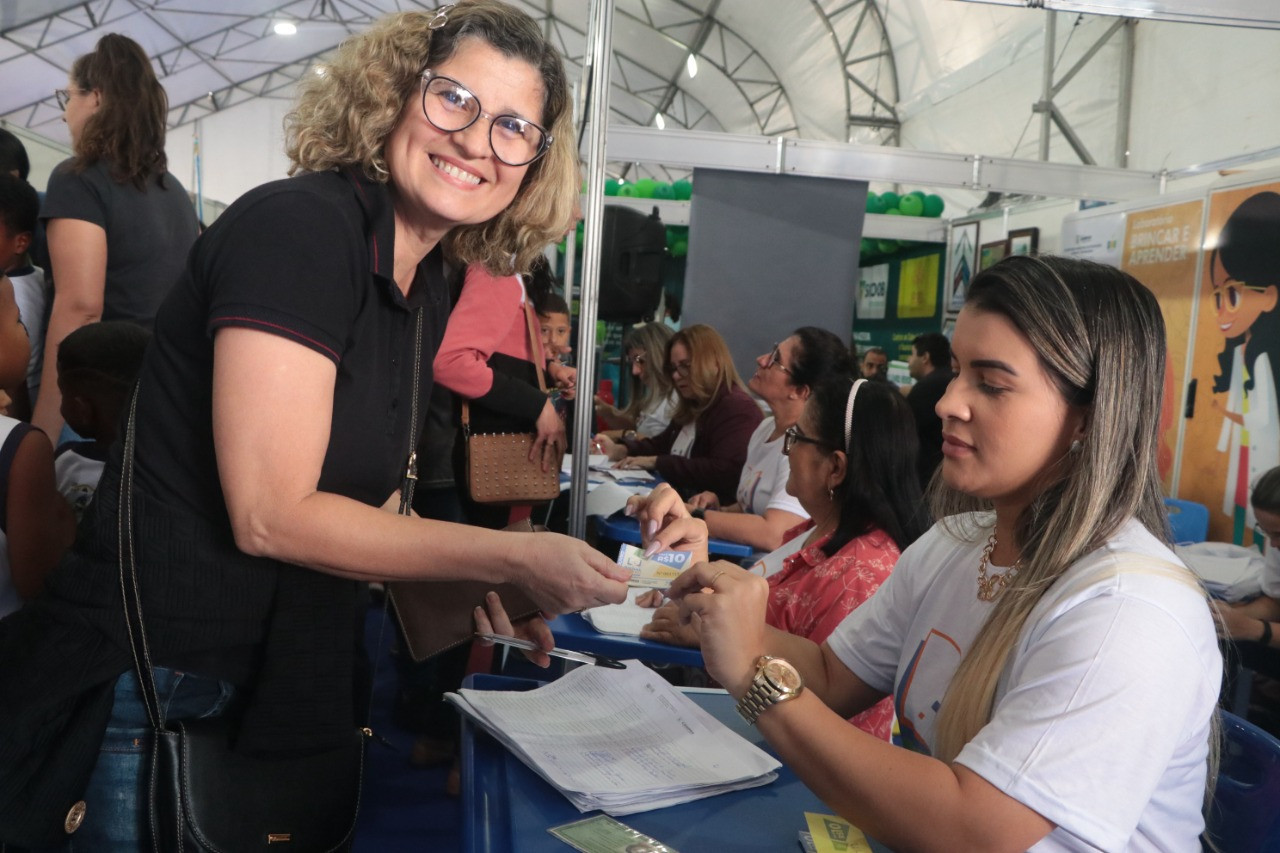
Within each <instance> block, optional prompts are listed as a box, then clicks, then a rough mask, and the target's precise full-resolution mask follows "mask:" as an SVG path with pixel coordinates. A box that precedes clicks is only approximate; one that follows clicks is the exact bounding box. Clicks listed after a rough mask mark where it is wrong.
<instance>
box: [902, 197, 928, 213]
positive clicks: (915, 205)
mask: <svg viewBox="0 0 1280 853" xmlns="http://www.w3.org/2000/svg"><path fill="white" fill-rule="evenodd" d="M898 210H899V211H900V212H901V213H902V215H903V216H919V215H920V214H922V213H924V199H922V198H920V196H918V195H904V196H903V197H902V200H901V201H899V202H898Z"/></svg>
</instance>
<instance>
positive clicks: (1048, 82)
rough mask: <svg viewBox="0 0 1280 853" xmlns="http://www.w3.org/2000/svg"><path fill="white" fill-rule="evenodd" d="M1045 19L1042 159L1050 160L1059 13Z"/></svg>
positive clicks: (1041, 115)
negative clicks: (1050, 131)
mask: <svg viewBox="0 0 1280 853" xmlns="http://www.w3.org/2000/svg"><path fill="white" fill-rule="evenodd" d="M1045 16H1046V17H1045V19H1044V86H1043V87H1042V90H1043V91H1042V93H1041V95H1040V101H1041V104H1042V105H1043V106H1044V107H1045V108H1046V109H1044V111H1043V112H1041V113H1040V159H1041V160H1044V161H1046V162H1047V161H1048V160H1049V130H1050V128H1051V127H1052V126H1053V125H1052V118H1051V117H1050V115H1049V110H1048V109H1047V107H1048V106H1049V105H1050V104H1052V103H1053V56H1054V54H1055V53H1057V52H1058V48H1057V40H1058V38H1057V29H1058V13H1057V12H1052V11H1049V12H1046V13H1045Z"/></svg>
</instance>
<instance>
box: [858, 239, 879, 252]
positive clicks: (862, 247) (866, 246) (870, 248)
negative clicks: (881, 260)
mask: <svg viewBox="0 0 1280 853" xmlns="http://www.w3.org/2000/svg"><path fill="white" fill-rule="evenodd" d="M875 250H876V241H875V240H872V239H871V238H870V237H863V238H862V241H861V242H860V243H858V254H860V255H870V254H874V253H875Z"/></svg>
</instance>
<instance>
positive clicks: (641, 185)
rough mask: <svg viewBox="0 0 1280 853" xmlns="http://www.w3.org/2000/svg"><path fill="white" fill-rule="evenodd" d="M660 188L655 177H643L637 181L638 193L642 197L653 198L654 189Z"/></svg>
mask: <svg viewBox="0 0 1280 853" xmlns="http://www.w3.org/2000/svg"><path fill="white" fill-rule="evenodd" d="M657 188H658V182H657V181H655V180H654V179H653V178H641V179H640V180H638V181H636V195H638V196H640V198H653V191H654V190H655V189H657Z"/></svg>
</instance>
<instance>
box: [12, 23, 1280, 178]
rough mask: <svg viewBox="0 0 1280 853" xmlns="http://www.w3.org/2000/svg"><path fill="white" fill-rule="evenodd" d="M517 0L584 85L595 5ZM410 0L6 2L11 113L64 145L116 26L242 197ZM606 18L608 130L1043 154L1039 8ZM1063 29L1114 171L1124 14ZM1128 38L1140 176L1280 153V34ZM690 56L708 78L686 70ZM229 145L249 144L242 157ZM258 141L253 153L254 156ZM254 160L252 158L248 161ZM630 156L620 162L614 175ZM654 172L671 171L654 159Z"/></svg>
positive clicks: (1073, 109)
mask: <svg viewBox="0 0 1280 853" xmlns="http://www.w3.org/2000/svg"><path fill="white" fill-rule="evenodd" d="M511 1H512V2H514V3H515V4H516V5H518V6H520V7H522V8H524V9H525V10H526V11H527V12H528V13H529V14H530V15H532V16H533V17H534V18H535V19H536V20H538V21H539V22H541V24H542V25H543V26H544V27H545V29H546V31H547V32H548V34H549V35H550V37H551V38H552V39H553V40H554V41H555V43H556V44H557V45H559V47H560V49H561V51H562V53H563V54H564V56H565V58H566V60H567V63H568V66H569V69H570V74H571V77H573V79H575V80H578V79H580V77H581V73H582V64H583V61H584V53H585V50H586V36H587V28H588V14H589V10H590V6H589V0H511ZM998 2H1011V3H1020V2H1022V0H998ZM1033 2H1034V5H1041V4H1043V5H1046V6H1054V5H1055V4H1057V5H1063V4H1071V3H1075V4H1076V5H1080V4H1081V2H1082V0H1033ZM1088 2H1089V3H1092V4H1093V5H1108V4H1109V5H1110V6H1115V5H1116V4H1117V3H1118V2H1120V0H1105V3H1104V2H1103V0H1088ZM1124 2H1126V3H1127V4H1128V5H1129V6H1130V7H1134V6H1141V7H1142V10H1146V11H1147V12H1150V10H1152V9H1158V8H1159V7H1162V6H1164V7H1169V6H1181V7H1183V8H1184V9H1192V7H1196V8H1210V9H1218V10H1221V9H1229V8H1233V7H1234V8H1239V7H1241V6H1242V4H1243V5H1244V6H1248V7H1249V8H1250V9H1252V10H1253V13H1254V14H1262V13H1263V12H1265V10H1264V9H1263V8H1262V7H1263V6H1266V7H1267V8H1270V7H1271V6H1273V5H1277V4H1275V0H1213V2H1209V0H1124ZM1206 4H1207V5H1206ZM417 7H426V4H417V3H411V2H408V0H292V2H283V0H88V2H69V0H0V120H3V121H4V122H6V123H8V124H11V125H15V126H18V127H21V128H26V129H28V130H30V131H31V132H33V133H35V134H38V135H40V136H42V137H45V138H48V139H51V140H53V141H55V142H60V143H65V142H66V129H65V125H64V124H63V123H62V121H61V113H60V111H59V110H58V109H57V105H56V103H55V101H54V98H53V95H52V91H53V89H55V88H58V87H61V86H65V85H66V78H67V70H68V69H69V68H70V65H71V63H72V61H73V60H74V59H75V57H77V56H79V55H81V54H83V53H85V52H87V51H88V50H90V49H91V48H92V46H93V44H94V43H95V41H96V40H97V39H98V38H99V37H100V36H101V35H102V34H103V33H106V32H122V33H125V34H127V35H129V36H130V37H132V38H134V39H135V40H137V41H138V42H139V43H140V44H142V45H143V47H144V48H145V49H146V50H147V52H148V53H149V54H150V55H151V56H152V57H153V59H154V62H155V66H156V69H157V72H158V73H159V74H160V76H161V80H162V82H163V83H164V86H165V88H166V90H167V92H168V95H169V100H170V105H171V112H170V124H171V127H172V128H173V129H174V130H173V131H172V132H171V134H170V153H171V162H174V163H179V164H180V163H181V162H182V159H183V158H182V157H181V156H180V155H179V156H175V153H174V152H175V151H178V152H180V151H181V150H182V146H184V145H186V146H187V147H188V149H190V145H189V143H190V141H191V138H192V134H193V130H192V128H194V127H196V126H199V124H203V126H204V127H205V131H204V140H203V150H204V152H205V154H206V171H208V170H209V169H210V168H212V167H213V166H214V164H215V161H216V160H218V159H219V153H221V159H222V161H223V162H226V163H228V164H234V165H232V166H231V169H230V170H232V171H238V172H240V173H241V174H240V176H239V179H240V180H239V182H230V183H227V184H224V185H220V186H211V187H210V189H211V190H213V192H211V193H210V195H211V197H215V198H222V199H223V200H226V201H230V200H231V199H232V198H234V197H235V195H237V194H238V192H240V191H243V188H245V187H244V183H246V182H248V185H249V186H251V185H253V183H257V182H260V181H261V180H266V179H269V178H272V177H278V176H280V175H281V174H282V172H283V169H282V167H281V160H280V157H281V155H280V154H279V152H278V150H277V149H278V148H279V147H280V146H279V126H280V121H279V119H280V116H281V115H282V113H283V112H284V110H286V109H287V106H288V103H289V99H290V98H291V96H292V93H293V84H294V83H295V82H296V80H297V79H298V78H299V77H301V76H302V75H303V74H306V73H309V72H310V70H311V69H312V68H314V66H315V65H316V64H317V63H320V62H323V60H324V56H325V54H326V53H327V52H328V51H330V50H332V48H333V47H334V46H335V45H336V44H338V43H339V42H340V41H341V40H342V39H343V38H345V37H347V36H348V35H350V34H351V33H354V32H358V31H360V30H361V29H362V28H364V27H365V26H367V25H368V23H369V22H370V21H371V20H373V19H374V18H376V17H378V16H380V15H382V14H384V13H386V12H389V11H394V10H396V9H403V8H417ZM615 10H616V11H615V15H614V22H613V45H614V54H613V66H612V69H611V82H612V90H611V95H610V122H611V123H619V124H630V125H641V126H652V125H654V124H655V116H656V115H657V114H659V113H661V115H662V118H663V122H664V123H665V125H666V127H667V128H668V129H673V128H689V129H694V130H699V131H721V132H727V133H733V134H752V135H763V136H770V137H773V136H790V137H799V138H802V139H807V140H822V141H857V142H863V143H871V144H884V143H888V144H894V143H898V144H902V145H904V146H906V147H911V148H917V149H921V150H930V151H944V152H961V153H965V154H985V155H994V156H1002V157H1021V158H1027V159H1035V158H1037V157H1038V156H1039V151H1038V147H1039V135H1040V131H1039V127H1040V126H1039V122H1038V121H1037V120H1035V116H1034V114H1033V113H1032V109H1031V108H1032V105H1033V104H1034V103H1035V102H1036V101H1038V100H1039V99H1040V93H1041V88H1042V74H1043V65H1044V60H1043V57H1044V53H1045V38H1044V31H1045V22H1046V14H1047V13H1046V12H1045V11H1044V10H1042V9H1028V8H1007V7H1002V6H1000V5H988V4H987V3H982V2H957V0H615ZM1142 10H1140V11H1142ZM1271 17H1276V15H1275V14H1274V13H1273V14H1272V15H1271ZM1058 19H1059V24H1058V32H1059V34H1058V40H1057V42H1056V44H1055V56H1054V57H1053V65H1054V67H1055V69H1056V70H1057V73H1058V74H1059V75H1061V74H1062V73H1064V72H1065V71H1066V70H1067V69H1069V68H1071V67H1072V66H1073V65H1074V64H1075V63H1077V62H1079V61H1081V60H1085V59H1088V63H1089V68H1087V69H1086V70H1085V71H1084V72H1083V73H1081V74H1079V76H1077V77H1075V79H1074V80H1073V81H1072V82H1071V84H1070V86H1068V87H1067V88H1065V89H1064V91H1063V92H1062V93H1061V94H1060V95H1059V96H1058V99H1059V105H1060V106H1061V110H1062V112H1063V113H1064V114H1065V116H1066V118H1067V120H1069V121H1070V123H1071V124H1072V125H1073V127H1074V129H1075V131H1076V132H1077V134H1078V136H1079V138H1080V141H1081V143H1082V144H1083V145H1084V146H1085V147H1087V148H1088V149H1089V150H1090V151H1092V152H1093V153H1094V154H1095V155H1096V159H1097V162H1098V163H1099V164H1100V165H1106V166H1110V165H1116V164H1117V162H1118V161H1117V160H1116V159H1115V157H1114V156H1113V154H1114V153H1116V152H1117V148H1118V146H1117V142H1116V140H1117V129H1118V126H1119V125H1118V121H1117V115H1116V112H1117V104H1118V103H1119V101H1120V100H1121V98H1122V92H1121V87H1120V85H1119V83H1118V80H1119V79H1120V76H1121V75H1120V68H1121V63H1122V56H1121V49H1120V47H1119V44H1120V39H1119V38H1110V39H1106V40H1104V39H1103V36H1104V35H1105V34H1106V32H1107V31H1108V30H1109V28H1110V27H1111V26H1112V24H1113V23H1114V22H1115V20H1116V19H1115V18H1104V17H1095V16H1084V15H1074V14H1072V15H1062V14H1060V15H1058ZM279 21H290V22H293V23H295V24H296V25H297V33H296V34H295V35H292V36H281V35H277V34H275V33H274V32H273V26H274V24H275V23H277V22H279ZM1137 32H1138V34H1139V35H1138V41H1137V44H1138V51H1137V61H1136V67H1135V69H1134V105H1133V116H1132V119H1131V122H1130V123H1131V125H1132V140H1131V145H1130V147H1131V148H1132V150H1133V159H1132V160H1131V161H1130V165H1131V166H1134V167H1137V168H1142V169H1149V170H1156V171H1159V170H1162V169H1166V168H1167V169H1173V170H1176V169H1178V168H1180V167H1184V166H1188V165H1190V164H1193V163H1198V162H1204V161H1213V160H1219V159H1224V158H1228V157H1232V156H1241V157H1246V158H1247V157H1248V156H1250V155H1251V153H1252V152H1257V151H1259V150H1266V149H1273V148H1275V147H1276V146H1277V143H1280V111H1277V110H1276V109H1275V107H1276V105H1277V104H1280V82H1277V81H1280V33H1277V32H1276V31H1274V30H1240V29H1230V28H1227V27H1209V26H1197V25H1192V24H1174V23H1159V22H1153V21H1149V20H1146V21H1143V22H1142V23H1141V25H1140V26H1139V27H1138V29H1137ZM691 54H692V55H694V56H695V57H696V61H697V74H696V76H690V74H689V69H688V66H687V60H688V58H689V56H690V55H691ZM232 116H234V117H235V118H231V117H232ZM1224 129H1229V131H1230V132H1223V131H1224ZM1053 136H1054V142H1053V144H1052V146H1051V148H1050V151H1049V159H1051V160H1056V161H1059V162H1073V163H1078V162H1079V159H1077V155H1076V154H1075V152H1074V151H1073V150H1072V149H1071V148H1070V147H1069V146H1067V145H1066V144H1064V143H1063V141H1062V136H1061V134H1060V133H1058V131H1057V130H1056V129H1055V130H1054V131H1053ZM246 140H254V142H253V143H249V142H247V141H246ZM232 142H239V143H240V147H239V148H238V150H235V151H234V152H233V151H231V150H230V149H231V148H232V147H233V146H232V144H231V143H232ZM250 144H253V145H256V149H257V150H253V151H250V150H247V149H248V147H249V145H250ZM1120 147H1122V146H1120ZM219 149H222V150H221V152H219ZM256 157H261V158H262V160H263V162H262V163H261V166H260V168H256V169H255V168H247V165H246V164H249V163H250V162H251V161H253V160H254V158H256ZM632 168H633V167H632V165H631V164H625V163H614V164H611V165H610V171H612V172H613V173H615V174H622V173H624V172H626V171H628V170H630V169H632ZM641 170H642V171H641V173H642V174H655V175H657V176H659V177H666V178H670V177H676V176H677V175H673V174H670V173H669V172H667V170H664V169H663V168H662V166H661V164H644V165H643V166H642V167H641ZM179 176H180V177H182V178H183V179H184V180H186V179H187V176H186V175H184V174H183V173H182V172H181V171H179ZM630 176H632V177H634V176H635V175H634V174H631V175H630ZM978 197H981V194H980V193H979V194H978Z"/></svg>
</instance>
